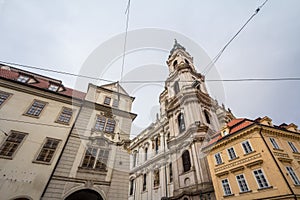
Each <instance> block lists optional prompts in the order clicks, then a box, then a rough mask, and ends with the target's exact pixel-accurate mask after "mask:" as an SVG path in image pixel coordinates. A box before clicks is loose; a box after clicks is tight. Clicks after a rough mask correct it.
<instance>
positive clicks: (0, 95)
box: [0, 92, 10, 106]
mask: <svg viewBox="0 0 300 200" xmlns="http://www.w3.org/2000/svg"><path fill="white" fill-rule="evenodd" d="M9 96H10V94H8V93H6V92H0V106H1V105H2V104H3V103H4V102H5V101H6V100H7V99H8V97H9Z"/></svg>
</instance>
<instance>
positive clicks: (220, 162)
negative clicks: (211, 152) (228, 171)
mask: <svg viewBox="0 0 300 200" xmlns="http://www.w3.org/2000/svg"><path fill="white" fill-rule="evenodd" d="M215 160H216V164H217V165H220V164H222V163H223V160H222V157H221V154H220V153H216V154H215Z"/></svg>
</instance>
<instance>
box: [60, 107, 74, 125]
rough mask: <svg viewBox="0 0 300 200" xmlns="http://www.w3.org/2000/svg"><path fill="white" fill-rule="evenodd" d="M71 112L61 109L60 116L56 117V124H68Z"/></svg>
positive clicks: (67, 109)
mask: <svg viewBox="0 0 300 200" xmlns="http://www.w3.org/2000/svg"><path fill="white" fill-rule="evenodd" d="M72 114H73V110H72V109H71V108H65V107H64V108H63V109H62V111H61V113H60V115H59V116H58V119H57V122H59V123H63V124H69V123H70V120H71V118H72Z"/></svg>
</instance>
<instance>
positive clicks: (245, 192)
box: [239, 190, 252, 194]
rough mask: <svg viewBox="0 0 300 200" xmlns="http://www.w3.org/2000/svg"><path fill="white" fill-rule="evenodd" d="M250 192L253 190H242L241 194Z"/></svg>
mask: <svg viewBox="0 0 300 200" xmlns="http://www.w3.org/2000/svg"><path fill="white" fill-rule="evenodd" d="M249 192H252V190H248V191H245V192H240V193H239V194H245V193H249Z"/></svg>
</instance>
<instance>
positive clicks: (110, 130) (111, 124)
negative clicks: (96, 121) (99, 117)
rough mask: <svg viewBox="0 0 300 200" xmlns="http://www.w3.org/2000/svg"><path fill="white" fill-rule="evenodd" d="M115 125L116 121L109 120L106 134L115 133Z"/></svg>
mask: <svg viewBox="0 0 300 200" xmlns="http://www.w3.org/2000/svg"><path fill="white" fill-rule="evenodd" d="M115 125H116V122H115V120H113V119H110V118H108V119H107V123H106V126H105V132H108V133H113V132H114V131H115Z"/></svg>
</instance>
